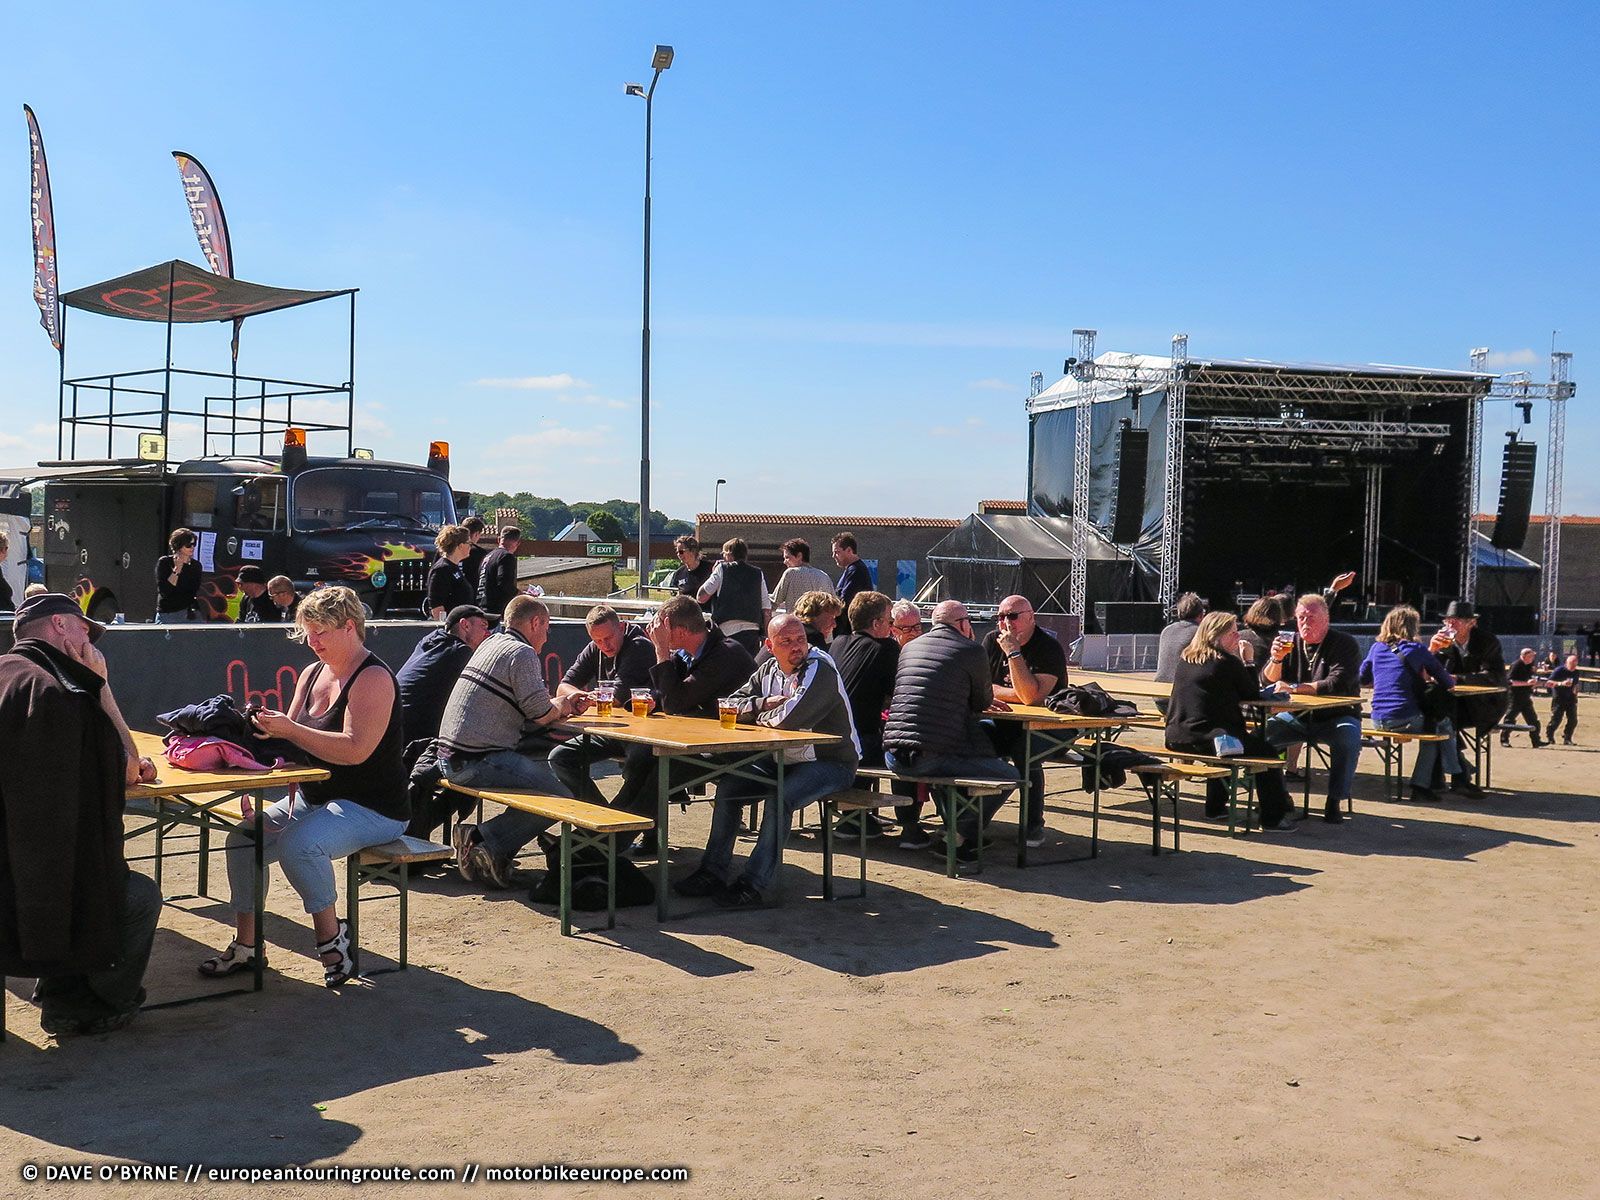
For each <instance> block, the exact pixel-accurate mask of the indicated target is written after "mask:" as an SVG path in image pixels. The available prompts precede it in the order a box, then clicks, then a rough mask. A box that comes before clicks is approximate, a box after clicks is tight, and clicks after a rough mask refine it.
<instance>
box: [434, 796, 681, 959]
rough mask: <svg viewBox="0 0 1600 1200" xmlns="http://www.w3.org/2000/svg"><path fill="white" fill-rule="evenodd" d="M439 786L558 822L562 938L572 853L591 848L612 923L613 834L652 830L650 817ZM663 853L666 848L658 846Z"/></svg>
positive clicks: (567, 931)
mask: <svg viewBox="0 0 1600 1200" xmlns="http://www.w3.org/2000/svg"><path fill="white" fill-rule="evenodd" d="M440 786H442V787H446V788H449V789H450V790H451V791H454V792H460V793H461V794H462V795H465V796H474V797H476V798H477V799H479V800H492V801H493V802H494V803H496V804H499V805H502V806H504V807H506V808H514V809H516V810H517V811H518V812H525V813H529V814H530V815H532V816H535V817H543V818H544V819H545V820H548V821H550V822H551V823H552V824H559V825H560V826H561V903H560V911H561V936H562V937H571V936H572V852H573V850H575V849H576V850H585V849H591V848H592V849H595V850H598V851H600V852H601V853H602V854H603V855H605V860H606V928H607V929H615V928H616V925H617V834H619V833H639V832H642V831H644V830H647V829H654V828H655V825H656V823H655V822H654V821H652V820H651V819H650V818H649V817H637V816H634V814H632V813H629V812H622V811H620V810H619V809H615V808H607V807H606V806H605V805H602V804H589V803H587V802H585V801H583V800H574V799H572V798H571V797H570V796H548V795H545V794H544V793H542V792H533V791H523V790H520V789H517V788H475V787H468V786H467V785H466V784H462V783H452V782H451V781H450V780H448V779H445V780H442V781H441V783H440ZM662 854H663V856H665V854H666V847H665V846H663V847H662Z"/></svg>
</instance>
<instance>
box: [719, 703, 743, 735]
mask: <svg viewBox="0 0 1600 1200" xmlns="http://www.w3.org/2000/svg"><path fill="white" fill-rule="evenodd" d="M717 720H718V721H720V722H722V727H723V728H724V729H732V728H734V726H736V725H738V724H739V705H738V702H737V701H735V700H734V698H733V697H732V696H724V697H722V699H720V700H718V701H717Z"/></svg>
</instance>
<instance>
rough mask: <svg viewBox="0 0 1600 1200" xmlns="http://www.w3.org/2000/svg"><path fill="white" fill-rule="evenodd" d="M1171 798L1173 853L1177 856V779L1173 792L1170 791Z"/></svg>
mask: <svg viewBox="0 0 1600 1200" xmlns="http://www.w3.org/2000/svg"><path fill="white" fill-rule="evenodd" d="M1170 796H1171V799H1172V852H1173V853H1174V854H1176V853H1177V852H1178V837H1179V825H1178V781H1177V780H1176V779H1174V780H1173V781H1172V788H1171V791H1170Z"/></svg>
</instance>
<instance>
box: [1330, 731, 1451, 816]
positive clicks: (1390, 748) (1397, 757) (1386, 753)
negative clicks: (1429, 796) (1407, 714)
mask: <svg viewBox="0 0 1600 1200" xmlns="http://www.w3.org/2000/svg"><path fill="white" fill-rule="evenodd" d="M1449 740H1450V739H1449V738H1448V737H1446V736H1445V735H1444V734H1442V733H1399V732H1396V731H1394V730H1389V729H1373V728H1371V727H1365V728H1363V729H1362V730H1361V744H1362V745H1363V746H1365V747H1368V748H1370V749H1372V750H1376V751H1377V752H1378V757H1379V758H1380V759H1382V760H1383V797H1384V799H1385V800H1398V799H1400V794H1401V791H1402V790H1403V789H1404V787H1405V774H1406V747H1407V746H1408V745H1411V744H1412V743H1417V744H1423V743H1428V742H1447V741H1449ZM1307 775H1308V776H1309V775H1310V772H1309V771H1308V772H1307ZM1306 804H1307V807H1308V809H1309V807H1310V801H1309V800H1307V801H1306Z"/></svg>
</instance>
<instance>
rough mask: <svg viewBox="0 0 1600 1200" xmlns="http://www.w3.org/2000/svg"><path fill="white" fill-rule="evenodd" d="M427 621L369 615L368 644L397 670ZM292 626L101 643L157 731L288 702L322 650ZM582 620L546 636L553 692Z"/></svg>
mask: <svg viewBox="0 0 1600 1200" xmlns="http://www.w3.org/2000/svg"><path fill="white" fill-rule="evenodd" d="M437 628H438V626H437V625H436V624H434V623H433V622H429V621H369V622H367V648H368V649H369V650H371V651H372V652H373V653H374V654H376V655H377V656H378V657H379V658H381V659H383V661H384V662H386V663H388V664H389V666H390V667H391V668H393V669H394V670H399V669H400V666H401V664H403V663H404V662H405V661H406V659H407V658H409V657H410V655H411V651H412V650H413V649H414V648H415V647H416V644H417V643H418V642H420V641H421V640H422V638H423V636H424V635H426V634H428V633H431V632H432V631H433V630H435V629H437ZM288 629H289V627H288V626H287V625H202V624H196V625H113V626H111V627H110V628H108V629H107V630H106V633H105V636H104V637H102V638H101V639H100V641H99V643H98V645H99V647H100V649H101V650H102V651H104V652H105V656H106V662H107V663H108V664H109V666H110V668H111V685H112V688H113V690H114V691H115V693H116V697H117V703H118V704H119V705H121V706H122V713H123V715H124V716H125V717H126V718H127V719H128V724H129V725H131V726H132V727H133V728H135V729H146V730H150V731H151V732H156V731H157V725H156V714H157V713H163V712H170V711H171V710H172V709H174V708H178V707H180V706H182V705H185V704H194V703H196V702H198V701H201V700H205V699H208V698H209V697H211V696H215V695H217V694H219V693H221V692H227V693H228V694H230V695H231V696H233V698H234V699H235V700H237V701H239V703H240V704H243V703H245V702H246V701H249V700H255V701H259V702H261V703H263V704H266V705H267V706H269V707H271V708H277V709H284V708H287V707H288V704H289V701H290V700H291V699H292V698H293V696H294V687H295V682H296V680H298V679H299V678H300V672H301V671H303V670H304V669H305V668H306V667H308V666H310V665H311V664H312V663H313V662H315V661H316V657H315V656H314V655H313V654H312V653H311V651H309V650H307V649H306V648H305V646H303V645H302V644H300V643H299V642H291V641H290V640H289V638H288ZM588 640H589V639H588V635H587V634H586V633H585V632H584V628H583V622H582V621H564V620H556V621H553V622H551V625H550V640H549V641H548V642H546V643H545V647H544V662H545V679H546V680H547V681H548V682H549V685H550V690H551V691H554V690H555V687H556V684H558V683H559V682H560V681H561V676H562V675H563V674H564V673H565V671H566V669H567V667H568V665H569V664H570V663H571V662H572V660H573V659H575V658H576V657H577V656H578V652H579V651H581V650H582V649H583V647H584V645H585V644H586V643H587V642H588ZM10 648H11V622H10V621H9V620H7V621H4V622H0V651H4V650H9V649H10Z"/></svg>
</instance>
